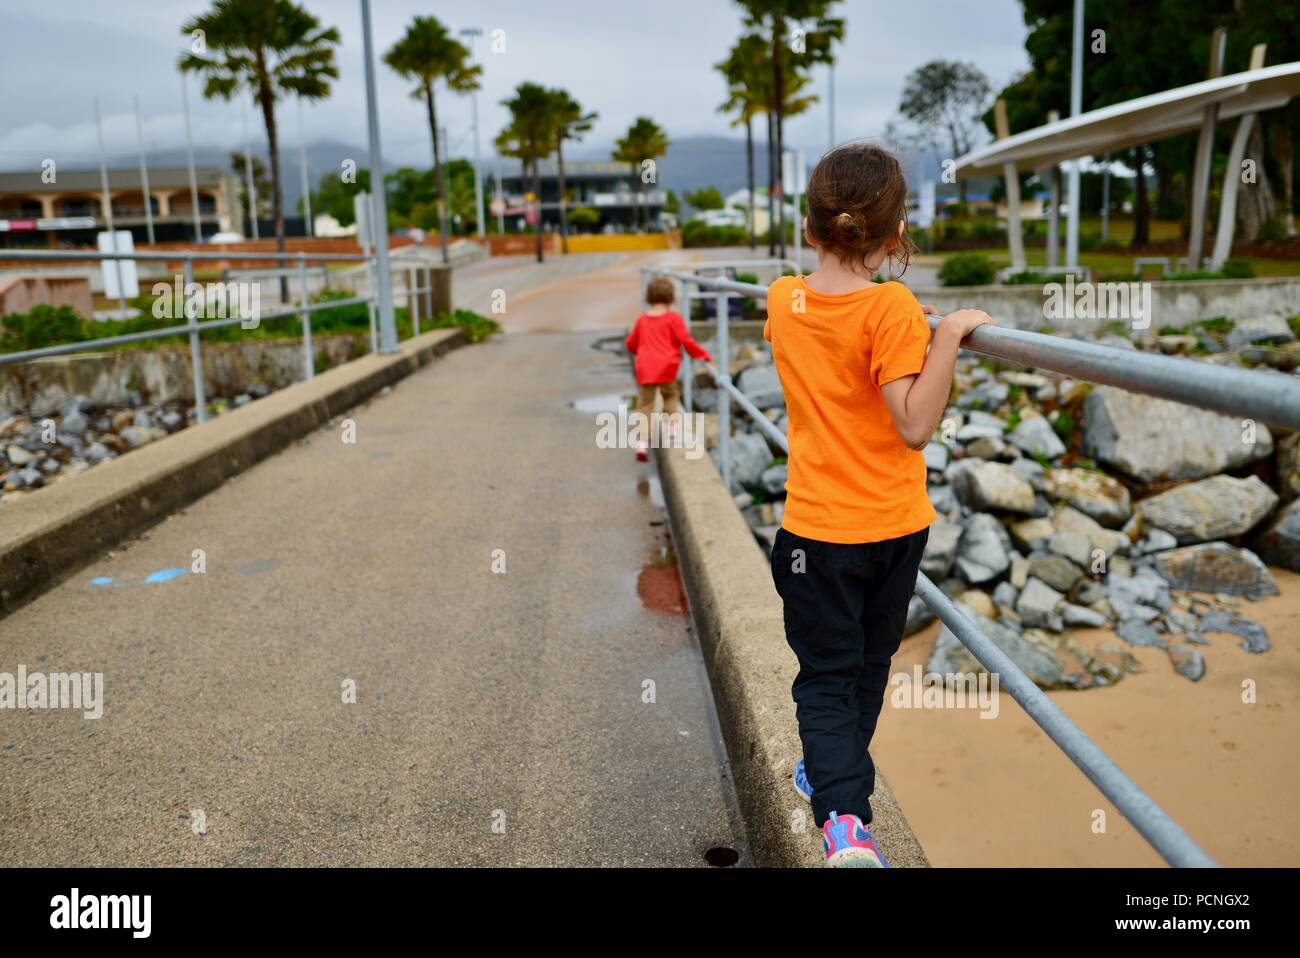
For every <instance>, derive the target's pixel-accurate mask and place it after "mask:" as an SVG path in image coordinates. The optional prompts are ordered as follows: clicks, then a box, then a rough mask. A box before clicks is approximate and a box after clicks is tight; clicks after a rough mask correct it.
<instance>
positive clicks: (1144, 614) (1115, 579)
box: [1105, 572, 1173, 622]
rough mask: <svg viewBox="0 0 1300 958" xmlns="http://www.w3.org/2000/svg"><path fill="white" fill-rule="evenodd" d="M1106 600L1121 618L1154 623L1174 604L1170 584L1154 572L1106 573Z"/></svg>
mask: <svg viewBox="0 0 1300 958" xmlns="http://www.w3.org/2000/svg"><path fill="white" fill-rule="evenodd" d="M1105 589H1106V601H1107V602H1108V603H1110V607H1111V609H1112V610H1114V612H1115V615H1116V617H1118V618H1119V619H1120V620H1121V621H1124V620H1128V619H1135V620H1138V621H1141V622H1152V621H1154V620H1155V619H1157V618H1158V617H1159V616H1160V613H1162V612H1165V611H1167V610H1168V609H1169V608H1170V606H1171V605H1172V604H1173V599H1172V597H1171V596H1170V595H1169V583H1168V582H1166V581H1165V580H1164V579H1162V578H1161V577H1160V576H1158V575H1155V574H1154V573H1151V572H1140V573H1138V574H1137V575H1123V574H1121V573H1119V572H1111V573H1110V575H1108V576H1106V584H1105Z"/></svg>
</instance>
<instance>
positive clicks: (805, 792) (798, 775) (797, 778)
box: [792, 759, 812, 803]
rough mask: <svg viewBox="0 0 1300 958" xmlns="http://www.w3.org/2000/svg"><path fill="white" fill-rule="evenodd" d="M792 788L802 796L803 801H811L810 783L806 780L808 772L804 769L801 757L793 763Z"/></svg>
mask: <svg viewBox="0 0 1300 958" xmlns="http://www.w3.org/2000/svg"><path fill="white" fill-rule="evenodd" d="M792 781H793V782H794V790H795V791H796V792H798V793H799V794H800V795H802V796H803V800H804V801H805V802H809V803H811V802H812V783H811V782H810V781H808V773H807V772H805V771H804V767H803V759H799V761H797V762H795V763H794V778H793V779H792Z"/></svg>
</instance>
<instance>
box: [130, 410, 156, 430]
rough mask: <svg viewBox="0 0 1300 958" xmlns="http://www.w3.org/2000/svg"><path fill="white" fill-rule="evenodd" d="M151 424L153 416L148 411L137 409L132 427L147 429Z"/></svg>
mask: <svg viewBox="0 0 1300 958" xmlns="http://www.w3.org/2000/svg"><path fill="white" fill-rule="evenodd" d="M153 424H154V421H153V416H152V415H151V414H150V413H149V410H148V409H137V410H136V411H135V419H134V420H132V425H135V426H145V427H149V426H152V425H153Z"/></svg>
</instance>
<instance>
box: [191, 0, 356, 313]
mask: <svg viewBox="0 0 1300 958" xmlns="http://www.w3.org/2000/svg"><path fill="white" fill-rule="evenodd" d="M195 31H202V34H201V35H202V36H203V40H204V46H205V47H206V50H205V51H204V52H191V53H188V54H186V55H184V56H182V57H181V59H180V62H179V64H178V65H179V66H180V68H181V70H182V71H185V72H193V73H199V74H202V75H203V76H204V78H205V80H206V83H205V84H204V87H203V96H204V97H205V98H207V99H209V100H213V99H222V100H231V99H233V98H234V96H235V94H237V93H238V92H239V91H240V90H242V89H248V90H250V91H251V92H252V94H253V102H254V103H255V104H256V105H257V106H259V107H261V110H262V122H263V124H264V125H265V126H266V143H267V152H268V154H269V155H270V159H271V210H272V215H273V216H274V217H275V248H276V249H277V250H278V251H279V252H281V253H283V252H284V191H283V189H282V188H281V183H280V144H279V139H278V137H277V133H276V125H275V101H276V100H278V99H279V98H280V97H281V96H285V95H293V96H297V97H301V98H303V99H307V100H320V99H324V98H325V97H326V96H328V95H329V91H330V87H329V81H330V80H336V79H338V75H339V71H338V68H337V67H336V66H335V65H334V48H335V47H336V46H337V45H338V43H339V32H338V30H336V29H335V28H334V27H322V26H321V24H320V21H319V20H317V19H316V18H315V17H314V16H312V15H311V14H310V13H308V12H307V11H306V10H305V9H303V8H302V7H300V6H298V5H297V4H296V3H294V2H292V0H213V3H212V9H210V10H209V11H208V12H207V13H204V14H200V15H199V16H197V17H192V18H190V19H189V20H187V21H186V22H185V23H184V24H183V25H182V26H181V33H183V34H185V35H186V36H193V35H194V33H195ZM280 266H281V268H283V266H284V261H283V260H281V261H280ZM280 296H281V298H282V299H286V300H287V299H288V297H289V291H288V280H287V279H286V278H285V277H281V279H280Z"/></svg>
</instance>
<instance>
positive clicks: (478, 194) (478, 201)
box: [460, 27, 487, 237]
mask: <svg viewBox="0 0 1300 958" xmlns="http://www.w3.org/2000/svg"><path fill="white" fill-rule="evenodd" d="M460 35H461V36H462V37H468V38H469V59H470V64H471V65H474V38H475V37H481V36H483V31H482V30H480V29H479V28H478V27H465V28H464V29H463V30H461V31H460ZM469 108H470V112H471V116H472V117H473V120H474V221H475V223H477V224H478V235H479V236H480V237H482V236H485V235H486V234H487V228H486V226H485V224H484V221H483V170H482V165H481V162H480V158H479V149H478V90H477V89H475V90H471V91H470V94H469Z"/></svg>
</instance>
